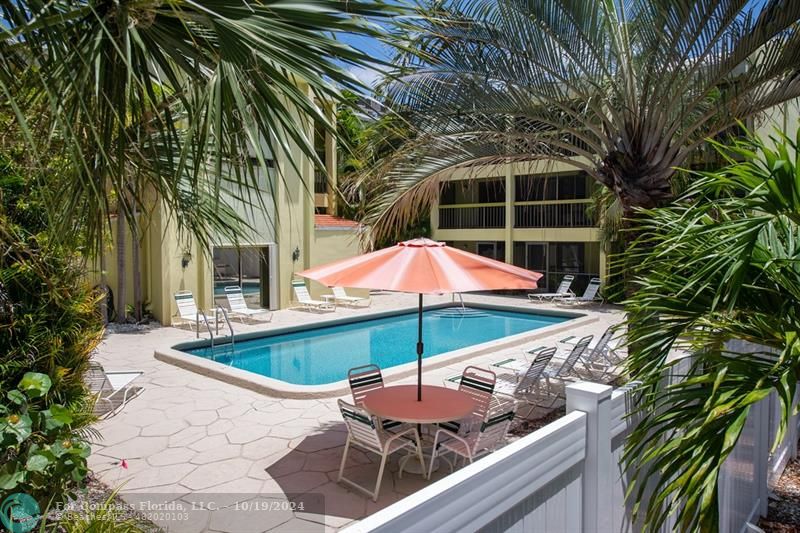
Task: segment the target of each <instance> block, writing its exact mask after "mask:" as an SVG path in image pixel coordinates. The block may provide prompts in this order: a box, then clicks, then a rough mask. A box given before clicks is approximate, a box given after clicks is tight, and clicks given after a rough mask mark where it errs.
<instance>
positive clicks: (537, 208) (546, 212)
mask: <svg viewBox="0 0 800 533" xmlns="http://www.w3.org/2000/svg"><path fill="white" fill-rule="evenodd" d="M590 205H591V201H589V200H576V201H562V202H558V203H526V204H524V205H515V206H514V227H515V228H589V227H592V226H595V225H596V224H595V222H594V220H593V219H592V217H590V216H589V215H588V214H587V212H586V210H587V208H588V207H589V206H590Z"/></svg>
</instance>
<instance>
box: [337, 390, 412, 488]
mask: <svg viewBox="0 0 800 533" xmlns="http://www.w3.org/2000/svg"><path fill="white" fill-rule="evenodd" d="M339 410H340V411H341V413H342V418H343V419H344V423H345V425H346V426H347V442H345V445H344V452H343V453H342V462H341V464H340V465H339V476H338V478H337V482H345V483H347V484H348V485H350V486H352V487H354V488H356V489H358V490H361V491H364V492H365V493H366V494H368V495H369V496H370V497H371V498H372V501H377V500H378V494H379V492H380V490H381V481H382V480H383V471H384V469H385V468H386V460H387V459H388V457H389V456H390V455H391V454H393V453H395V452H398V451H400V450H407V451H411V452H412V453H414V454H415V455H416V456H417V459H419V463H420V465H422V472H425V460H424V459H423V457H422V443H421V442H420V439H419V433H418V432H417V428H416V427H413V426H408V427H406V428H405V429H403V430H402V431H399V432H397V433H394V434H393V433H387V432H386V431H383V430H382V429H380V424H379V423H378V419H377V418H376V417H375V416H372V415H370V414H369V413H368V412H367V411H365V410H364V409H361V408H360V407H356V406H355V405H350V404H349V403H347V402H345V401H343V400H339ZM350 446H355V447H357V448H361V449H362V450H364V451H368V452H373V453H376V454H378V455H380V456H381V464H380V466H379V467H378V479H377V481H376V482H375V489H374V490H373V491H370V490H369V489H367V488H365V487H362V486H361V485H359V484H358V483H356V482H355V481H353V480H351V479H347V478H346V477H344V467H345V464H346V463H347V453H348V452H349V451H350ZM404 466H405V463H404V462H402V461H401V463H400V472H399V474H398V475H399V476H400V477H401V478H402V477H403V467H404ZM426 477H427V476H426Z"/></svg>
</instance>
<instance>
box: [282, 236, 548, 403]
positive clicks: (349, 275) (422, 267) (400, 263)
mask: <svg viewBox="0 0 800 533" xmlns="http://www.w3.org/2000/svg"><path fill="white" fill-rule="evenodd" d="M298 275H299V276H302V277H304V278H308V279H313V280H315V281H318V282H319V283H322V284H323V285H326V286H328V287H353V288H358V289H380V290H388V291H399V292H410V293H417V294H419V317H418V320H417V323H418V340H417V400H420V401H421V400H422V354H423V352H424V345H423V343H422V297H423V295H424V294H444V293H453V292H470V291H489V290H501V289H535V288H536V287H537V285H536V282H537V281H538V280H539V278H541V277H542V275H541V274H539V273H538V272H532V271H530V270H525V269H524V268H519V267H516V266H513V265H509V264H506V263H503V262H501V261H495V260H494V259H489V258H488V257H483V256H480V255H475V254H471V253H469V252H465V251H463V250H459V249H457V248H452V247H450V246H447V245H446V244H445V243H443V242H436V241H433V240H430V239H413V240H410V241H405V242H401V243H398V244H397V245H395V246H391V247H389V248H384V249H382V250H378V251H376V252H372V253H368V254H364V255H360V256H357V257H351V258H348V259H342V260H340V261H334V262H333V263H329V264H327V265H322V266H318V267H315V268H311V269H308V270H305V271H303V272H300V273H299V274H298Z"/></svg>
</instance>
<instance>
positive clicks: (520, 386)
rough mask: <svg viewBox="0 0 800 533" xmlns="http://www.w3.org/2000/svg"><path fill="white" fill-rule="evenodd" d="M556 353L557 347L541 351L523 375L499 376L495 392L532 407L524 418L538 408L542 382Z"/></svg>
mask: <svg viewBox="0 0 800 533" xmlns="http://www.w3.org/2000/svg"><path fill="white" fill-rule="evenodd" d="M555 353H556V349H555V348H549V349H547V350H543V351H541V352H540V353H539V355H537V356H536V358H535V359H534V360H533V362H532V363H531V364H530V366H529V367H528V370H527V371H526V372H525V373H524V374H523V375H522V376H518V375H517V374H513V373H512V374H500V375H498V376H497V384H496V386H495V393H497V394H501V395H505V396H510V397H511V398H514V399H515V400H519V401H521V402H524V403H526V404H528V405H529V406H530V409H529V410H528V412H527V413H525V415H523V417H522V418H528V417H529V416H530V414H531V413H532V412H533V411H534V409H536V407H537V405H538V402H539V398H540V395H539V388H540V387H541V383H540V382H541V380H542V379H543V378H544V377H545V374H546V370H547V366H548V365H549V364H550V361H551V360H552V359H553V356H554V355H555Z"/></svg>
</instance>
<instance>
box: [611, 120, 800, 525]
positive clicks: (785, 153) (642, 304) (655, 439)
mask: <svg viewBox="0 0 800 533" xmlns="http://www.w3.org/2000/svg"><path fill="white" fill-rule="evenodd" d="M798 143H800V131H798V135H797V138H796V139H789V138H785V137H780V138H776V139H771V140H770V141H766V142H763V141H760V140H758V139H751V140H749V141H748V142H739V143H736V144H735V145H734V146H732V147H730V148H725V147H722V146H718V149H719V150H720V152H721V154H723V155H724V157H725V158H726V159H727V161H728V163H729V166H727V167H726V168H724V169H723V170H721V171H719V172H715V173H703V174H699V175H698V176H697V179H696V181H695V183H693V184H692V185H691V186H690V187H689V189H688V190H687V192H686V194H685V195H684V196H683V197H682V198H680V200H679V201H678V202H677V203H676V204H675V205H673V206H671V207H668V208H660V209H651V210H642V211H640V212H639V213H638V215H639V216H638V220H639V223H640V225H639V228H638V232H639V234H638V238H637V239H636V240H635V242H634V245H633V247H632V249H631V250H630V251H629V252H628V258H627V259H628V260H627V262H626V264H627V265H628V268H632V269H633V274H634V276H635V283H636V285H637V290H636V292H635V294H634V295H633V296H632V297H631V298H630V299H629V301H628V302H627V304H626V310H627V312H628V336H629V339H628V340H629V344H630V346H629V351H630V356H629V362H628V370H629V372H630V374H631V376H632V377H633V378H634V379H638V380H640V381H642V383H643V386H642V392H643V396H642V404H641V408H640V410H639V412H638V415H639V416H641V417H642V422H641V423H640V424H639V425H638V427H637V428H636V430H635V431H634V432H633V434H632V435H631V436H630V439H629V442H628V448H627V451H626V454H627V455H626V460H627V462H628V464H629V465H630V467H631V468H633V469H634V471H635V472H636V474H637V475H638V477H639V478H640V479H643V478H649V479H650V480H652V481H654V482H655V485H656V486H655V496H654V498H653V499H652V500H651V501H650V503H649V505H648V507H647V509H646V518H647V522H648V524H649V526H650V529H652V530H656V529H658V527H659V525H660V524H662V523H663V521H664V518H665V516H666V515H667V514H668V513H673V512H674V513H677V516H678V518H679V528H680V529H681V530H684V531H689V530H694V529H695V527H696V526H698V525H699V526H700V527H701V528H702V529H703V530H708V531H711V530H714V529H716V525H717V523H716V521H717V479H718V476H719V472H720V467H721V465H722V463H723V461H724V460H725V458H726V457H727V456H728V454H729V453H730V452H731V449H732V448H733V446H734V445H735V444H736V442H737V440H738V438H739V436H740V433H741V431H742V427H743V425H744V423H745V421H746V419H747V415H748V413H749V412H750V409H751V408H752V406H753V405H754V404H755V403H756V402H758V401H760V400H762V399H764V398H765V397H767V396H768V395H769V394H771V393H777V397H778V398H779V400H780V405H781V407H782V417H781V420H782V424H781V427H780V432H781V434H782V432H783V430H784V429H785V427H786V423H787V421H788V417H789V415H790V414H791V410H792V406H791V404H792V399H793V398H794V395H795V391H796V388H797V380H798V377H800V338H799V337H798V334H799V333H800V152H798ZM734 339H740V340H744V341H749V342H750V343H753V345H752V346H754V347H753V348H749V349H746V350H745V352H748V353H740V352H741V351H742V350H741V348H737V349H736V350H733V348H732V346H731V344H730V342H731V341H732V340H734ZM675 349H684V350H686V351H687V352H688V353H693V356H692V358H691V360H690V361H691V364H690V366H691V368H690V370H689V371H688V372H683V374H681V372H679V371H678V370H677V366H676V365H678V364H680V362H681V361H680V360H674V359H672V358H671V357H674V352H673V350H675ZM665 373H678V374H681V376H678V377H679V378H681V377H682V378H683V379H675V380H673V382H672V384H671V385H670V386H668V387H666V388H663V379H664V375H665ZM781 434H779V435H772V436H771V438H780V437H781ZM643 490H644V483H642V484H641V485H638V486H633V487H632V494H633V496H634V497H635V498H637V499H638V500H640V501H641V499H642V497H643V492H642V491H643Z"/></svg>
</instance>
